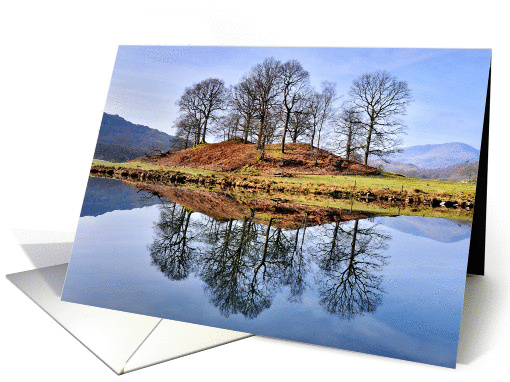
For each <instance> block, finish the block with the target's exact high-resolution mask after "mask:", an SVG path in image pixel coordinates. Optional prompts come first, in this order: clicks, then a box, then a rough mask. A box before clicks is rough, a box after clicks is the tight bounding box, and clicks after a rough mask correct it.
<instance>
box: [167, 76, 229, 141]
mask: <svg viewBox="0 0 510 382" xmlns="http://www.w3.org/2000/svg"><path fill="white" fill-rule="evenodd" d="M226 96H227V91H226V88H225V83H224V82H223V81H222V80H220V79H217V78H208V79H206V80H203V81H202V82H199V83H197V84H194V85H193V86H192V87H189V88H186V89H185V90H184V94H183V95H182V97H181V98H180V99H179V101H178V102H177V105H178V106H179V111H180V112H181V114H187V115H190V116H192V117H193V118H195V119H196V120H197V121H199V126H200V128H199V131H198V137H199V141H200V142H205V136H206V134H207V124H208V122H209V121H210V120H211V119H213V118H214V117H215V115H216V112H218V111H219V110H223V109H224V108H225V105H226Z"/></svg>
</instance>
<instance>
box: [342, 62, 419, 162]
mask: <svg viewBox="0 0 510 382" xmlns="http://www.w3.org/2000/svg"><path fill="white" fill-rule="evenodd" d="M349 95H350V97H351V102H352V103H353V104H354V106H355V107H356V108H357V109H358V110H359V111H360V112H361V113H362V115H363V118H362V126H363V127H364V128H365V129H366V143H365V155H364V159H363V163H364V164H367V163H368V158H369V156H370V155H376V156H379V157H381V156H385V155H387V154H391V153H394V152H397V151H398V149H399V146H400V144H401V138H400V135H401V134H403V133H404V129H405V126H404V125H403V124H402V122H401V121H400V120H399V119H398V116H401V115H404V114H405V112H406V107H407V105H408V104H409V102H410V101H411V91H410V90H409V88H408V86H407V82H405V81H398V80H397V78H396V77H393V76H391V75H390V74H389V73H388V72H385V71H377V72H375V73H369V74H364V75H362V76H361V77H359V78H357V79H356V80H354V81H353V83H352V87H351V90H350V92H349Z"/></svg>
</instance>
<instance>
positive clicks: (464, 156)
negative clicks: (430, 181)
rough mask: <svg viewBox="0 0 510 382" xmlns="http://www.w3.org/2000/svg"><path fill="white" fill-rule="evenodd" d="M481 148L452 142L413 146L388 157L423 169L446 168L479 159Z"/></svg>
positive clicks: (393, 160) (392, 160)
mask: <svg viewBox="0 0 510 382" xmlns="http://www.w3.org/2000/svg"><path fill="white" fill-rule="evenodd" d="M479 156H480V150H477V149H475V148H474V147H471V146H469V145H466V144H465V143H460V142H452V143H443V144H439V145H422V146H411V147H407V148H405V149H404V150H403V152H401V153H398V154H394V155H392V156H391V157H389V158H388V159H389V160H390V161H391V162H398V163H406V164H411V165H414V166H417V167H419V168H422V169H431V168H434V169H436V168H446V167H449V166H452V165H455V164H459V163H471V162H475V161H477V160H478V157H479Z"/></svg>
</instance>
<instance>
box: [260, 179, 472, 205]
mask: <svg viewBox="0 0 510 382" xmlns="http://www.w3.org/2000/svg"><path fill="white" fill-rule="evenodd" d="M259 177H260V178H261V179H268V180H269V179H273V180H274V179H277V181H278V182H279V183H281V184H284V185H286V184H293V185H301V186H302V187H303V188H313V187H316V186H320V187H324V188H336V189H345V190H350V191H352V190H353V189H357V190H360V191H378V190H388V191H395V192H402V191H404V192H407V193H408V194H409V193H412V194H416V195H418V194H422V195H423V194H426V195H430V196H439V197H441V196H447V195H451V196H452V197H459V198H461V199H466V198H468V199H469V198H473V197H474V195H475V191H476V185H475V184H465V183H455V182H445V181H438V180H430V179H419V178H410V177H402V176H400V175H397V174H391V173H384V174H383V175H372V176H363V175H350V176H344V175H340V176H337V175H296V176H293V177H291V178H280V177H278V178H276V177H272V176H268V175H260V176H259Z"/></svg>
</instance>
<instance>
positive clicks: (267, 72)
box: [250, 57, 282, 159]
mask: <svg viewBox="0 0 510 382" xmlns="http://www.w3.org/2000/svg"><path fill="white" fill-rule="evenodd" d="M281 66H282V65H281V63H280V61H278V60H275V59H274V58H272V57H271V58H266V59H265V60H264V62H263V63H262V64H258V65H256V66H254V67H253V68H252V70H251V73H250V77H251V79H252V81H253V85H254V90H255V105H256V110H257V118H258V120H259V132H258V137H257V149H262V154H261V159H264V146H265V143H266V138H267V135H266V134H265V131H264V129H265V128H267V127H268V126H269V125H268V124H267V123H266V119H267V116H268V113H269V112H270V110H271V109H272V108H273V107H274V106H275V105H276V104H277V103H278V97H279V96H280V91H281V87H280V84H281Z"/></svg>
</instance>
